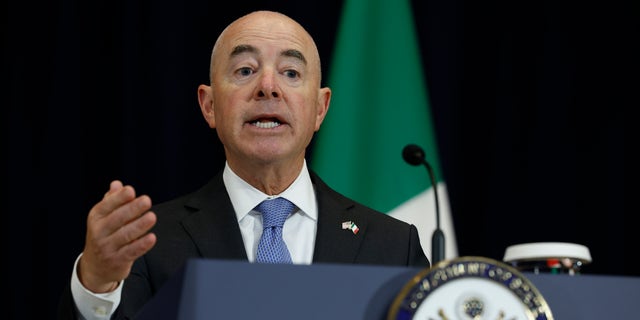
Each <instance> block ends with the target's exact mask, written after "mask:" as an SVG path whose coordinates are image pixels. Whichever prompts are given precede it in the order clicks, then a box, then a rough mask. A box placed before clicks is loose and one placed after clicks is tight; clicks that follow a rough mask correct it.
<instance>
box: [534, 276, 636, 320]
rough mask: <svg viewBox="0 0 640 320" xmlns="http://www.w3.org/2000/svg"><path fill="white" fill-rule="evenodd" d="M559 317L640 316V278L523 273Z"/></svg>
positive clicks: (570, 318) (556, 316)
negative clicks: (639, 307)
mask: <svg viewBox="0 0 640 320" xmlns="http://www.w3.org/2000/svg"><path fill="white" fill-rule="evenodd" d="M523 274H524V275H525V276H526V277H527V278H528V279H529V280H530V281H531V283H533V285H534V286H536V288H537V289H538V291H540V293H541V294H542V296H543V297H544V298H545V300H546V301H547V304H549V308H551V312H552V313H553V317H554V319H556V320H565V319H567V320H573V319H580V320H584V319H594V320H595V319H600V320H602V319H640V311H639V310H640V309H638V306H639V304H640V278H639V277H626V276H605V275H588V274H581V275H576V276H569V275H558V274H548V273H541V274H533V273H523Z"/></svg>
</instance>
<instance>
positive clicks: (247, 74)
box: [238, 68, 253, 76]
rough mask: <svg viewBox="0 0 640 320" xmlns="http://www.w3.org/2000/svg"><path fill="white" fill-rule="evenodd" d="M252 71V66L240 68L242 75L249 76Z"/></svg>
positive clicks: (239, 71)
mask: <svg viewBox="0 0 640 320" xmlns="http://www.w3.org/2000/svg"><path fill="white" fill-rule="evenodd" d="M252 72H253V71H252V70H251V68H240V69H239V70H238V74H239V75H241V76H249V75H251V73H252Z"/></svg>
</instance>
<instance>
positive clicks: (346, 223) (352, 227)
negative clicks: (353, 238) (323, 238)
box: [342, 221, 360, 234]
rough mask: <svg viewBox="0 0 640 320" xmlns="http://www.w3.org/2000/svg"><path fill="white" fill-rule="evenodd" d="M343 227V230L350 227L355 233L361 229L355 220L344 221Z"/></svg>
mask: <svg viewBox="0 0 640 320" xmlns="http://www.w3.org/2000/svg"><path fill="white" fill-rule="evenodd" d="M342 229H343V230H346V229H349V230H351V232H353V234H358V231H360V228H358V226H357V225H356V224H355V223H354V222H353V221H345V222H343V223H342Z"/></svg>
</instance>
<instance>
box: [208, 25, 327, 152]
mask: <svg viewBox="0 0 640 320" xmlns="http://www.w3.org/2000/svg"><path fill="white" fill-rule="evenodd" d="M221 40H222V41H219V43H218V46H217V47H216V49H215V52H214V59H213V71H212V83H211V97H212V98H211V101H212V107H213V119H212V120H213V121H214V122H213V123H212V122H211V121H210V120H209V119H208V120H207V121H208V122H209V125H210V126H211V127H215V128H216V130H217V133H218V136H219V137H220V140H221V141H222V143H223V144H224V146H225V150H226V154H227V160H228V161H229V162H230V163H237V162H238V161H243V160H247V159H249V160H250V161H252V162H253V161H257V162H256V164H262V163H278V162H282V163H287V162H289V161H295V160H300V159H301V158H304V153H305V149H306V147H307V145H308V144H309V142H310V141H311V138H312V137H313V133H314V132H315V131H317V130H318V129H319V128H320V124H321V123H322V120H323V119H324V116H325V114H326V111H327V109H328V105H329V97H330V91H329V89H328V88H323V89H321V88H320V63H319V56H318V52H317V49H316V47H315V45H314V43H313V41H312V39H311V38H310V36H309V35H308V34H307V33H306V31H304V30H303V29H302V28H301V27H299V26H298V25H297V24H294V23H292V22H290V21H288V20H286V19H281V18H277V19H274V17H273V16H260V15H258V16H254V17H250V18H247V19H244V20H240V21H237V22H236V23H234V24H233V25H231V26H230V27H229V28H227V30H225V33H224V34H223V36H222V38H221ZM243 163H244V162H243Z"/></svg>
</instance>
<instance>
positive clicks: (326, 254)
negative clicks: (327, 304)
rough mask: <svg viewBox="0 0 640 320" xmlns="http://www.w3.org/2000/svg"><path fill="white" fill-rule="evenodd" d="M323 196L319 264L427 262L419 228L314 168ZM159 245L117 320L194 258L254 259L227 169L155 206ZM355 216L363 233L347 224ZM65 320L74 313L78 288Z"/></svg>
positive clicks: (134, 279)
mask: <svg viewBox="0 0 640 320" xmlns="http://www.w3.org/2000/svg"><path fill="white" fill-rule="evenodd" d="M310 174H311V181H312V183H313V185H314V188H315V191H316V195H317V201H318V226H317V235H316V243H315V249H314V255H313V262H314V263H317V262H322V263H349V264H354V263H355V264H373V265H394V266H415V267H423V266H424V267H427V266H429V261H428V259H427V257H426V255H425V254H424V251H423V250H422V247H421V246H420V240H419V238H418V231H417V229H416V227H415V226H413V225H410V224H407V223H405V222H402V221H400V220H397V219H395V218H392V217H390V216H388V215H386V214H384V213H380V212H377V211H375V210H372V209H370V208H367V207H365V206H363V205H361V204H359V203H357V202H354V201H353V200H350V199H348V198H346V197H344V196H342V195H341V194H339V193H337V192H336V191H334V190H333V189H331V188H330V187H329V186H327V185H326V184H325V183H324V182H323V181H322V180H321V179H320V178H319V177H318V176H317V175H316V174H315V173H313V172H311V173H310ZM152 210H153V211H154V212H155V213H156V214H157V216H158V222H157V223H156V225H155V226H154V229H153V232H154V233H155V234H156V235H157V238H158V240H157V243H156V245H155V247H154V248H153V249H151V250H150V251H149V252H148V253H147V254H145V255H144V256H143V257H141V258H140V259H138V260H137V261H136V262H135V263H134V265H133V268H132V271H131V274H130V275H129V277H128V278H127V279H126V280H125V282H124V287H123V291H122V300H121V302H120V307H119V308H118V310H117V312H116V314H114V318H115V319H132V318H134V316H135V314H136V312H137V311H139V310H140V309H141V308H142V306H143V305H144V304H145V303H146V302H147V301H149V300H150V299H151V298H152V297H153V295H154V294H155V293H156V292H157V291H158V290H160V288H161V287H162V285H163V284H164V283H165V281H167V280H168V279H169V278H170V277H171V276H172V275H173V274H174V273H175V272H176V271H177V270H178V269H179V268H180V267H182V265H183V264H184V263H185V262H186V261H187V259H189V258H192V257H199V258H211V259H227V260H228V259H232V260H247V254H246V252H245V249H244V244H243V241H242V235H241V233H240V227H239V226H238V223H237V219H236V215H235V212H234V210H233V206H232V204H231V200H230V199H229V195H228V193H227V190H226V188H225V186H224V182H223V179H222V172H220V173H219V174H218V175H217V176H216V177H214V178H213V179H212V180H211V181H210V182H209V183H208V184H206V185H205V186H204V187H202V188H201V189H199V190H197V191H195V192H194V193H191V194H188V195H185V196H182V197H180V198H177V199H174V200H171V201H168V202H165V203H162V204H158V205H155V206H154V207H153V208H152ZM344 221H353V222H355V223H356V224H357V225H358V227H359V228H360V230H359V232H358V233H357V234H353V233H352V232H351V231H350V230H344V229H342V222H344ZM66 291H67V292H65V293H64V294H63V298H62V301H61V308H60V312H59V319H74V318H75V315H74V314H75V306H74V304H73V299H72V298H71V294H70V288H67V290H66Z"/></svg>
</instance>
